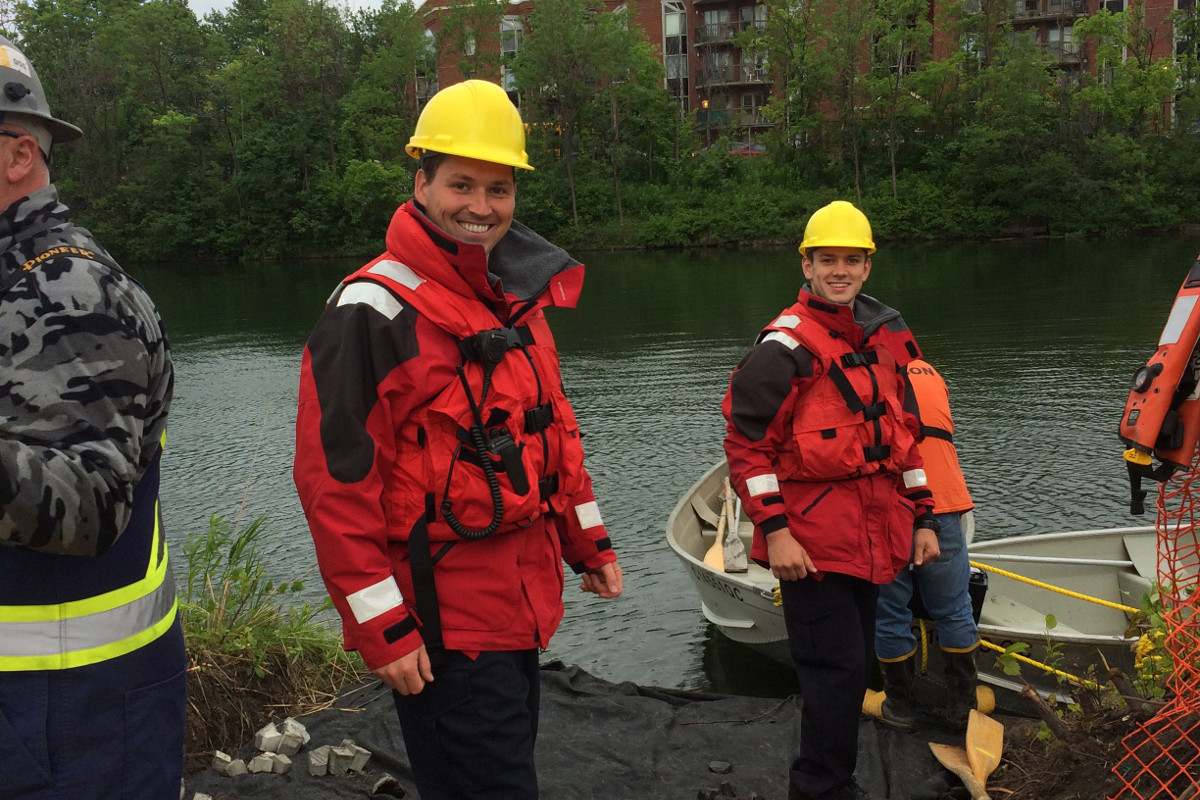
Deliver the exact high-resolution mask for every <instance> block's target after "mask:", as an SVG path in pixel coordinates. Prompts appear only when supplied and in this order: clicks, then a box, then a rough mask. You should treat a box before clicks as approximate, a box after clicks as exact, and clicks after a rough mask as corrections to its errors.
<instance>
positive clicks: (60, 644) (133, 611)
mask: <svg viewBox="0 0 1200 800" xmlns="http://www.w3.org/2000/svg"><path fill="white" fill-rule="evenodd" d="M164 566H165V564H164ZM17 608H19V606H18V607H17ZM60 608H63V609H64V611H65V606H60ZM174 610H175V581H174V579H173V578H172V575H171V570H170V569H169V568H167V569H166V570H165V575H164V576H163V579H162V582H161V583H160V584H159V585H158V588H156V589H154V590H153V591H151V592H150V593H149V594H145V595H142V596H141V597H137V598H134V599H132V600H130V601H129V602H127V603H123V604H121V605H119V606H116V607H115V608H110V609H107V610H105V611H97V612H95V613H93V614H80V615H76V616H67V615H66V614H65V613H64V615H63V617H62V618H61V619H56V620H36V621H29V622H4V623H3V624H2V625H0V630H2V631H3V635H2V636H0V670H2V669H3V668H4V665H3V661H4V659H10V658H12V659H33V658H38V659H40V658H47V659H54V660H58V659H63V660H66V661H67V662H71V661H72V659H73V658H74V657H75V656H76V655H77V654H83V652H84V651H88V650H96V649H104V648H109V647H113V646H115V645H119V643H120V642H122V641H124V640H126V639H128V638H130V637H133V636H137V635H138V634H140V633H142V632H144V631H147V630H149V629H151V628H153V627H154V626H155V625H157V624H159V623H160V622H161V621H162V620H163V619H164V618H166V617H167V615H169V614H172V613H173V612H174ZM121 654H122V653H113V654H112V655H111V656H110V655H108V654H104V653H102V654H101V657H99V658H88V657H87V656H86V655H83V656H82V658H83V663H93V662H94V661H101V660H105V658H110V657H113V656H115V655H121ZM71 665H72V664H70V663H68V664H66V666H71ZM42 668H47V667H42Z"/></svg>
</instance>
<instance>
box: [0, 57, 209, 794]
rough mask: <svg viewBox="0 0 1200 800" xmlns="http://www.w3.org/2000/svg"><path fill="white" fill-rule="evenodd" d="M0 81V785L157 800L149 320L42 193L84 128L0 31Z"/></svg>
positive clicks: (159, 372) (168, 608) (178, 635)
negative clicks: (61, 111)
mask: <svg viewBox="0 0 1200 800" xmlns="http://www.w3.org/2000/svg"><path fill="white" fill-rule="evenodd" d="M14 86H15V87H17V88H15V89H14V88H13V87H14ZM0 87H2V90H0V91H2V94H0V209H3V210H2V211H0V752H3V753H4V758H2V759H0V796H3V797H4V798H5V800H43V799H44V800H51V798H53V799H54V800H66V798H70V799H71V800H80V799H81V798H82V799H85V800H86V799H87V798H96V800H100V798H103V799H104V800H112V799H113V798H130V799H132V798H137V799H138V800H143V799H146V800H155V799H157V798H163V800H165V799H166V798H171V799H172V800H174V798H177V797H178V796H179V792H180V782H181V779H182V758H183V729H184V721H185V713H186V694H187V683H186V672H185V670H186V654H185V651H184V646H183V635H182V632H181V630H180V625H179V621H178V619H177V616H176V608H177V607H176V599H175V590H174V583H173V581H172V579H171V570H170V566H169V563H168V561H167V555H166V543H165V540H164V539H163V534H162V529H161V525H160V518H159V514H158V485H159V462H160V458H161V453H162V442H163V439H164V437H165V430H166V424H167V413H168V410H169V408H170V404H171V396H172V391H173V385H174V373H173V370H172V365H171V356H170V349H169V346H168V342H167V337H166V332H165V330H164V328H163V324H162V321H161V319H160V318H159V314H158V311H157V310H156V308H155V306H154V303H153V302H152V301H151V299H150V298H149V296H148V295H147V294H146V292H145V290H144V289H143V288H142V286H141V285H140V284H138V283H137V281H135V280H133V279H132V278H131V277H129V276H128V275H127V274H125V272H123V271H122V270H121V268H120V267H119V266H117V264H116V262H115V261H113V259H112V257H111V256H109V255H108V254H107V253H106V252H105V251H104V249H103V248H102V247H101V246H100V245H99V244H98V243H97V242H96V240H95V239H94V238H93V237H92V235H91V234H90V233H89V232H88V231H86V230H84V229H83V228H80V227H77V226H75V225H73V224H72V222H71V214H70V211H69V210H68V208H67V207H66V206H65V205H63V204H62V203H61V202H60V201H59V198H58V193H57V191H56V189H55V187H54V186H53V185H52V184H51V183H50V176H49V168H48V160H49V158H48V156H49V151H50V148H51V146H52V145H53V144H55V143H58V142H62V141H68V140H70V139H73V138H76V137H78V136H79V135H81V131H79V130H78V129H77V128H75V127H74V126H71V125H69V124H67V123H64V122H61V121H60V120H57V119H54V118H53V117H52V116H50V113H49V111H48V110H47V108H46V104H45V98H44V95H43V93H42V89H41V84H40V82H39V81H38V79H37V75H36V73H35V72H34V71H33V68H32V66H31V65H30V64H29V63H28V61H27V60H25V58H24V56H23V54H21V52H20V51H19V50H17V49H16V48H15V47H14V46H13V45H12V43H11V42H9V41H8V40H6V39H3V38H2V37H0Z"/></svg>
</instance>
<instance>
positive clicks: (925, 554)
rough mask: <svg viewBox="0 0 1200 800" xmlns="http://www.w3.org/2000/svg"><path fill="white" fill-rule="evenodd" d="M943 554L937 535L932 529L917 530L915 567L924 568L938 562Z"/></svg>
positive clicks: (914, 535)
mask: <svg viewBox="0 0 1200 800" xmlns="http://www.w3.org/2000/svg"><path fill="white" fill-rule="evenodd" d="M941 554H942V548H941V547H939V546H938V539H937V534H936V533H934V532H933V530H932V529H930V528H917V532H916V533H914V534H913V565H914V566H918V567H920V566H923V565H925V564H929V563H930V562H933V561H936V560H937V557H938V556H940V555H941Z"/></svg>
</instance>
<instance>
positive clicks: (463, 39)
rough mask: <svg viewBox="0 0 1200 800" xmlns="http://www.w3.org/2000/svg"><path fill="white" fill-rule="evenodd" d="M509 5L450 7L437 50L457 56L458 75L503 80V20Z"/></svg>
mask: <svg viewBox="0 0 1200 800" xmlns="http://www.w3.org/2000/svg"><path fill="white" fill-rule="evenodd" d="M507 8H508V6H507V4H506V3H503V2H499V0H465V2H462V3H455V4H453V5H450V6H447V7H446V8H445V9H444V11H443V15H442V27H441V29H440V30H439V31H438V50H439V51H440V52H442V53H456V54H457V55H458V71H459V74H461V75H465V76H466V77H468V78H482V79H484V80H489V81H496V80H498V79H499V77H500V66H501V60H502V56H501V49H500V21H501V20H502V19H504V12H505V10H506V9H507Z"/></svg>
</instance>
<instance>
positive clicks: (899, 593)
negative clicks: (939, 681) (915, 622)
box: [875, 512, 979, 660]
mask: <svg viewBox="0 0 1200 800" xmlns="http://www.w3.org/2000/svg"><path fill="white" fill-rule="evenodd" d="M935 517H936V518H937V520H938V522H940V523H941V524H942V530H941V531H940V532H939V533H938V546H939V547H940V548H941V551H942V553H941V555H939V556H938V558H937V561H934V562H933V563H931V564H926V565H924V566H922V567H912V566H910V567H909V568H907V569H905V570H903V571H902V572H901V573H900V574H899V575H898V576H897V577H896V580H894V581H892V582H891V583H889V584H887V585H885V586H880V587H879V607H878V608H877V609H876V612H875V654H876V655H877V656H878V657H879V658H882V659H885V660H892V659H897V658H903V657H904V656H906V655H908V654H909V653H911V652H913V650H915V649H916V647H917V637H916V635H915V634H914V633H913V630H912V611H910V610H909V608H908V601H909V600H910V599H911V598H912V594H913V581H914V579H915V580H916V583H917V585H918V587H919V589H920V592H921V599H922V600H923V601H924V603H925V608H926V609H928V611H929V615H930V616H931V617H932V618H933V625H934V627H935V628H936V629H937V634H938V644H939V645H940V646H941V647H942V649H944V650H968V649H970V648H972V647H974V646H975V643H976V641H978V639H979V630H978V628H977V627H976V626H975V617H974V615H973V614H972V611H971V593H970V590H969V584H970V580H971V565H970V563H969V559H970V556H969V554H968V553H967V539H966V536H965V535H964V534H963V529H962V522H961V519H960V516H959V514H958V513H957V512H954V513H950V514H936V515H935Z"/></svg>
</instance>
